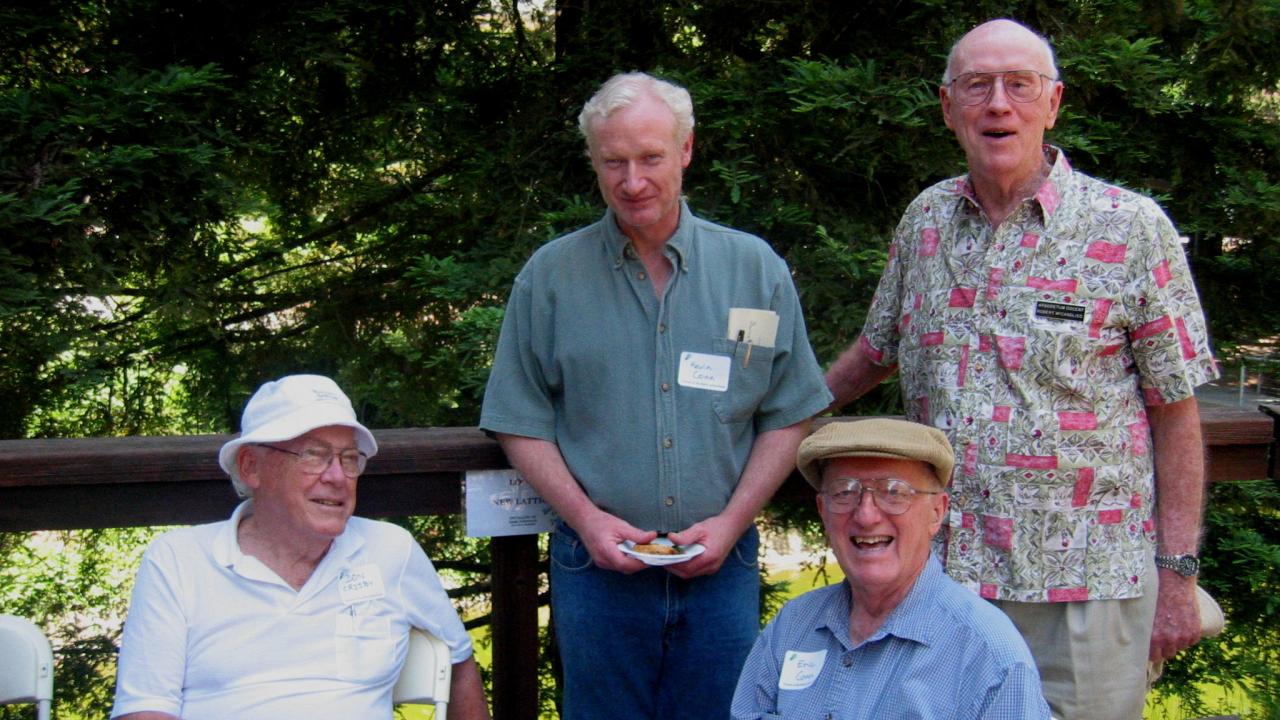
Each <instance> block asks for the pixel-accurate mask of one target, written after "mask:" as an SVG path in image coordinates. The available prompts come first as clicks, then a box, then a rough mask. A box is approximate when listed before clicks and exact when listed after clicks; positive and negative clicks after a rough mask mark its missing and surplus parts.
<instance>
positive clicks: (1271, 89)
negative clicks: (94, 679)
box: [0, 0, 1280, 641]
mask: <svg viewBox="0 0 1280 720" xmlns="http://www.w3.org/2000/svg"><path fill="white" fill-rule="evenodd" d="M998 16H1009V17H1015V18H1018V19H1020V20H1023V21H1024V22H1027V23H1029V24H1031V25H1032V26H1033V27H1036V28H1037V29H1039V30H1040V31H1042V32H1044V33H1045V34H1046V35H1047V36H1048V37H1049V38H1050V39H1051V40H1052V41H1053V42H1054V44H1055V46H1056V48H1057V50H1058V53H1059V64H1060V67H1061V71H1062V75H1063V78H1064V80H1065V82H1066V95H1065V103H1064V108H1063V113H1062V116H1061V118H1060V121H1059V125H1058V127H1057V128H1055V130H1054V131H1053V132H1052V133H1051V136H1050V139H1051V141H1052V142H1054V143H1056V144H1058V145H1060V146H1062V147H1063V148H1065V149H1066V151H1067V152H1068V154H1069V156H1070V157H1071V160H1072V163H1073V164H1074V165H1075V166H1076V167H1078V168H1080V169H1082V170H1084V171H1086V172H1090V173H1092V174H1095V175H1097V176H1100V177H1104V178H1108V179H1112V180H1115V181H1118V182H1121V183H1122V184H1125V185H1127V186H1130V187H1133V188H1136V189H1139V190H1143V191H1146V192H1149V193H1152V194H1154V195H1156V196H1157V197H1158V198H1159V199H1160V200H1161V201H1162V202H1163V203H1164V204H1165V206H1166V207H1167V208H1168V209H1169V211H1170V213H1171V215H1172V216H1173V218H1174V220H1175V222H1176V223H1177V224H1178V226H1179V227H1180V229H1181V230H1182V231H1183V232H1184V233H1185V234H1186V235H1187V236H1188V239H1189V244H1188V251H1189V253H1190V256H1191V259H1192V264H1193V268H1194V270H1195V272H1196V275H1197V280H1198V281H1199V284H1200V286H1201V289H1202V294H1203V295H1204V300H1205V305H1206V308H1207V310H1208V313H1209V316H1210V323H1211V326H1212V330H1213V332H1214V334H1215V339H1216V340H1217V342H1218V344H1219V347H1220V348H1223V349H1228V350H1229V349H1230V348H1231V347H1233V346H1234V345H1235V344H1238V343H1243V342H1248V341H1251V340H1254V339H1256V338H1258V337H1264V336H1271V335H1274V334H1275V333H1276V331H1277V328H1280V302H1278V300H1280V297H1277V293H1278V292H1280V290H1278V289H1277V285H1276V283H1275V282H1274V278H1275V277H1277V276H1280V275H1278V272H1280V244H1278V243H1277V241H1276V240H1275V239H1274V235H1273V233H1271V232H1269V231H1270V230H1271V229H1272V228H1274V227H1276V226H1277V224H1278V221H1280V167H1277V166H1278V164H1280V152H1277V151H1278V150H1280V147H1278V146H1280V132H1278V129H1280V128H1278V124H1280V116H1278V115H1280V113H1278V111H1280V101H1278V100H1277V94H1276V93H1277V83H1278V79H1277V72H1278V71H1280V42H1278V40H1280V38H1278V37H1277V35H1278V34H1280V0H1240V1H1239V2H1235V3H1230V4H1224V3H1217V2H1211V1H1210V0H1177V1H1176V2H1175V1H1174V0H1153V1H1151V2H1144V1H1142V0H1034V1H1024V2H995V1H993V0H980V1H979V2H976V3H960V2H955V1H954V0H913V1H911V2H900V3H863V4H858V3H845V2H836V1H835V0H794V1H793V2H776V1H773V0H664V1H661V2H653V3H639V4H637V3H631V2H620V1H619V0H593V1H592V2H587V0H559V1H558V2H556V3H554V4H551V3H532V2H520V1H519V0H501V2H498V1H495V0H432V1H429V2H428V1H426V0H412V1H410V2H405V1H403V0H328V1H325V2H320V1H318V0H311V1H308V0H286V1H284V2H249V1H248V0H191V1H189V2H182V3H177V2H164V1H163V0H41V1H40V2H35V1H34V0H16V1H14V2H9V3H5V4H4V6H3V7H2V8H0V437H4V438H18V437H38V436H53V435H64V436H74V435H111V434H158V433H174V432H209V431H224V430H230V429H233V428H234V427H235V424H236V421H237V417H238V414H239V411H240V409H241V407H242V405H243V403H244V401H245V399H247V396H248V393H249V392H251V391H252V389H253V388H254V387H256V386H257V385H258V384H259V383H260V382H261V381H262V380H264V379H267V378H270V377H275V376H278V375H281V374H284V373H287V372H296V371H304V370H305V371H318V372H324V373H327V374H330V375H333V376H334V377H336V378H337V379H338V381H339V382H340V383H341V384H342V385H343V386H344V387H345V388H347V389H348V391H349V392H350V394H351V395H352V397H353V399H354V400H355V401H356V402H357V404H358V406H359V408H358V409H359V411H360V413H361V415H362V417H364V418H365V419H366V421H367V422H368V423H369V424H370V425H372V426H374V427H395V426H412V425H418V426H422V425H470V424H474V423H475V421H476V418H477V415H478V407H479V401H480V397H481V394H482V391H483V385H484V380H485V378H486V376H487V372H488V362H489V358H490V354H491V352H492V347H493V342H494V339H495V335H496V330H497V327H498V326H499V323H500V322H501V315H502V307H503V304H504V300H505V295H506V292H507V290H508V287H509V285H510V282H511V279H512V277H513V276H514V274H515V273H516V271H517V270H518V269H519V267H520V265H521V264H522V263H523V261H524V260H525V258H526V257H527V256H528V255H529V253H530V252H531V251H532V250H533V249H534V248H535V247H537V246H538V245H539V244H541V243H542V242H544V241H546V240H547V239H549V238H551V237H554V236H555V235H557V234H560V233H562V232H564V231H567V230H570V229H573V228H575V227H579V226H581V225H583V224H586V223H588V222H591V221H593V220H595V219H596V218H597V217H598V216H599V214H600V212H601V209H602V206H601V203H600V201H599V198H598V193H597V191H596V188H595V183H594V178H593V177H592V175H591V171H590V168H589V166H588V164H587V163H586V161H585V160H584V158H583V153H582V142H581V139H580V138H579V137H578V136H577V132H576V124H575V117H576V113H577V110H578V108H579V107H580V105H581V103H582V101H583V100H584V99H585V98H586V97H587V96H588V95H589V94H590V93H591V92H592V90H593V89H594V88H595V87H596V86H597V85H598V84H599V83H600V82H601V81H602V80H603V79H604V78H605V77H606V76H608V75H609V74H611V73H613V72H615V71H620V70H631V69H645V70H651V71H655V72H658V73H660V74H664V75H666V76H668V77H671V78H673V79H675V80H676V81H678V82H681V83H684V84H685V85H687V86H688V87H689V88H690V89H691V91H692V92H693V94H694V100H695V109H696V111H697V115H698V126H697V130H696V143H695V151H694V162H693V165H692V166H691V168H690V170H689V172H688V174H687V177H686V192H687V194H688V196H689V199H690V202H691V204H692V205H693V206H694V208H695V209H696V210H697V211H698V212H699V213H701V214H703V215H705V216H707V217H710V218H712V219H715V220H717V221H720V222H724V223H726V224H729V225H733V226H736V227H741V228H744V229H747V230H750V231H753V232H756V233H758V234H760V235H761V236H763V237H765V238H767V239H768V240H769V241H770V242H771V243H772V244H773V245H774V246H775V247H776V248H777V249H778V250H779V252H781V253H782V254H784V255H785V256H786V257H787V258H788V260H789V261H790V262H791V264H792V267H793V268H794V270H795V274H796V280H797V284H798V286H799V288H800V291H801V294H802V297H803V300H804V302H805V306H806V310H807V315H808V319H809V329H810V334H811V338H812V340H813V344H814V347H815V350H816V351H817V353H818V355H819V357H820V358H821V359H823V360H829V359H831V358H832V357H834V355H835V354H836V353H837V352H838V351H839V350H840V349H842V348H843V347H844V346H846V345H847V344H848V343H849V342H850V341H851V340H852V339H853V337H854V336H855V335H856V333H857V331H858V329H859V327H860V325H861V321H862V317H863V314H864V312H865V309H866V305H867V302H868V301H869V299H870V296H871V293H872V291H873V289H874V286H875V282H876V280H877V278H878V276H879V271H880V268H881V265H882V263H883V260H884V256H885V249H886V247H887V241H888V237H889V236H890V234H891V233H892V231H893V228H894V225H895V223H896V222H897V219H898V216H899V215H900V213H901V211H902V209H903V207H905V205H906V203H907V202H908V201H909V200H910V199H911V198H912V197H913V196H914V195H915V194H916V193H917V192H918V191H919V190H921V189H922V188H923V187H925V186H926V185H928V184H930V183H932V182H935V181H937V180H939V179H941V178H944V177H948V176H950V175H954V174H958V173H960V172H963V158H962V155H961V153H960V152H959V150H958V149H957V147H956V144H955V142H954V140H953V139H952V138H951V137H950V134H949V132H948V131H947V130H946V128H945V127H944V126H943V124H942V122H941V117H940V112H939V109H938V105H937V82H938V79H939V78H940V76H941V74H942V69H943V63H944V61H945V57H946V54H947V52H948V50H949V46H950V43H951V42H952V41H953V40H954V39H955V38H956V37H958V36H959V35H960V34H961V33H962V32H963V31H964V30H966V29H967V28H968V27H970V26H972V25H974V24H976V23H978V22H981V21H982V20H985V19H988V18H991V17H998ZM896 402H897V399H896V391H895V389H894V388H893V387H892V386H891V385H888V386H886V387H885V388H883V389H882V392H880V393H878V394H875V395H873V396H871V397H869V398H868V399H866V400H865V401H864V402H863V404H861V405H860V406H858V407H857V408H854V410H855V411H864V412H870V411H877V410H885V409H892V408H893V407H895V404H896ZM799 517H802V516H799V515H788V514H785V513H784V514H782V515H780V516H779V519H778V521H779V522H786V523H794V522H799V520H798V518H799ZM417 529H418V531H419V534H420V536H422V537H423V538H424V540H426V541H427V542H428V543H431V550H430V551H431V552H432V554H433V557H434V556H437V555H439V556H441V557H445V558H449V559H451V561H456V562H458V563H460V564H465V563H467V562H471V561H474V558H469V557H467V555H468V554H470V553H473V552H475V551H476V549H475V548H474V547H471V546H465V545H461V544H458V543H457V542H456V538H455V536H454V535H453V532H452V529H451V528H450V527H449V526H448V525H447V524H440V525H438V526H437V525H434V524H432V523H430V522H425V521H424V523H423V524H420V525H418V526H417ZM84 542H86V543H92V542H95V541H94V540H92V539H86V540H84ZM28 546H29V543H27V542H25V541H19V540H14V539H5V538H0V565H3V566H10V565H11V563H10V562H9V559H10V558H11V557H13V553H22V552H28V550H26V549H25V548H28ZM15 598H16V596H14V597H8V598H6V599H5V601H4V602H5V603H6V604H8V606H11V607H12V606H15V603H18V602H19V600H18V599H15ZM50 612H52V611H50ZM100 637H106V638H107V639H108V641H110V635H103V636H100Z"/></svg>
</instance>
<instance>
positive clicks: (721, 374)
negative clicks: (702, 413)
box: [676, 352, 733, 392]
mask: <svg viewBox="0 0 1280 720" xmlns="http://www.w3.org/2000/svg"><path fill="white" fill-rule="evenodd" d="M732 360H733V359H732V358H730V357H729V356H728V355H707V354H705V353H695V352H682V353H680V372H679V374H677V375H676V382H678V383H680V384H681V385H683V386H684V387H690V388H697V389H699V390H715V391H716V392H724V391H725V390H728V389H729V367H730V366H731V365H732V364H733V363H732Z"/></svg>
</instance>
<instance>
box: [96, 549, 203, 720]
mask: <svg viewBox="0 0 1280 720" xmlns="http://www.w3.org/2000/svg"><path fill="white" fill-rule="evenodd" d="M180 567H181V564H180V562H179V561H178V558H177V557H176V554H175V552H174V549H173V547H172V546H171V545H169V544H168V543H167V542H165V538H164V537H163V536H162V537H161V538H159V539H158V540H156V542H154V543H152V545H151V547H149V548H147V551H146V552H145V553H144V554H143V557H142V565H141V566H140V567H139V568H138V574H137V577H136V579H135V580H134V585H133V594H132V597H131V599H130V601H129V614H128V617H127V618H126V619H125V623H124V636H123V639H122V641H121V645H120V657H119V662H118V666H117V672H116V696H115V707H114V708H113V709H112V711H111V716H112V717H118V716H120V715H126V714H128V713H134V712H142V711H152V712H163V713H169V714H171V715H174V716H175V717H176V716H181V714H182V688H183V679H184V677H185V675H186V667H187V626H188V623H187V618H186V613H185V612H184V610H183V607H182V602H181V599H180V593H179V591H178V573H179V570H180Z"/></svg>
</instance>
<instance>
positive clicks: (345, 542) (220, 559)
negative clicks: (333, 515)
mask: <svg viewBox="0 0 1280 720" xmlns="http://www.w3.org/2000/svg"><path fill="white" fill-rule="evenodd" d="M252 514H253V499H252V498H250V499H248V500H245V501H244V502H242V503H240V504H239V505H237V506H236V509H235V511H234V512H232V513H231V519H230V520H228V521H227V522H225V523H222V526H221V527H219V528H218V534H217V535H216V536H215V537H214V539H213V559H214V562H216V563H217V564H218V565H220V566H222V567H225V568H230V569H231V570H234V571H236V572H238V573H239V574H241V575H245V576H246V577H254V578H258V576H259V575H260V574H261V573H260V571H257V570H255V569H254V568H264V569H265V566H263V565H262V563H260V562H259V561H258V559H257V558H254V557H252V556H250V555H245V554H244V553H243V552H241V550H240V542H239V541H238V540H237V539H236V530H237V528H239V527H240V522H241V521H242V520H244V519H245V518H246V517H248V516H250V515H252ZM355 519H356V518H355V516H354V515H353V516H352V517H351V518H349V519H348V520H347V527H346V528H345V529H344V530H343V531H342V534H341V535H339V536H338V537H336V538H334V540H333V543H332V544H331V545H330V546H329V552H327V553H325V556H324V559H323V560H321V561H320V566H319V567H317V568H316V572H317V573H319V572H320V569H321V568H323V567H325V566H328V565H330V564H332V562H338V563H343V562H345V561H346V559H347V558H349V557H351V556H352V555H354V554H355V553H356V551H357V550H359V549H360V547H361V546H362V545H364V536H363V535H361V534H360V531H359V530H357V529H355V528H354V527H353V526H354V525H355V523H353V522H352V521H353V520H355ZM246 561H252V563H248V562H246ZM259 579H260V578H259Z"/></svg>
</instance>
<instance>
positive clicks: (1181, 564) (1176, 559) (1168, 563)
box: [1156, 553, 1200, 577]
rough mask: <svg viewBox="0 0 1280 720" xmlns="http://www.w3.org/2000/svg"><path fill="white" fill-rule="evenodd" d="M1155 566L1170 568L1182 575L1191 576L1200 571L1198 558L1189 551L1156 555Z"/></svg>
mask: <svg viewBox="0 0 1280 720" xmlns="http://www.w3.org/2000/svg"><path fill="white" fill-rule="evenodd" d="M1156 567H1162V568H1165V569H1167V570H1172V571H1174V572H1176V573H1178V574H1179V575H1181V576H1183V577H1193V576H1195V575H1198V574H1199V573H1200V558H1198V557H1196V556H1195V555H1192V554H1191V553H1184V554H1182V555H1156Z"/></svg>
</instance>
